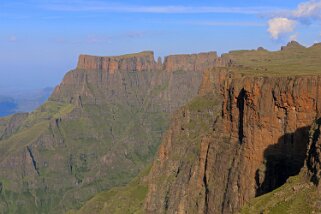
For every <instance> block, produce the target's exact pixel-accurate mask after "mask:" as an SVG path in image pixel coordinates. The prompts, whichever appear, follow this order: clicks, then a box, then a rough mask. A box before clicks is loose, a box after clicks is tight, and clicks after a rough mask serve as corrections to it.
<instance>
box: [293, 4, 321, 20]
mask: <svg viewBox="0 0 321 214" xmlns="http://www.w3.org/2000/svg"><path fill="white" fill-rule="evenodd" d="M292 14H293V16H294V17H295V18H318V19H319V18H321V1H308V2H303V3H301V4H299V6H298V8H297V9H296V10H294V11H293V13H292Z"/></svg>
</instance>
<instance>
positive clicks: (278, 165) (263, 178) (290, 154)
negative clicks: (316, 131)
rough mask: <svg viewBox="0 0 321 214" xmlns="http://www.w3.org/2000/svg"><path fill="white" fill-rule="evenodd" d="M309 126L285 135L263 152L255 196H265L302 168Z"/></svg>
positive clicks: (256, 177)
mask: <svg viewBox="0 0 321 214" xmlns="http://www.w3.org/2000/svg"><path fill="white" fill-rule="evenodd" d="M309 129H310V127H309V126H306V127H302V128H299V129H297V130H296V131H295V132H293V133H286V134H284V135H283V136H282V137H280V138H279V140H278V143H277V144H273V145H270V146H269V147H268V148H267V149H266V150H265V151H264V162H263V163H262V165H261V167H259V168H258V169H257V170H256V174H255V178H254V179H255V181H256V185H257V189H256V196H260V195H263V194H266V193H268V192H271V191H273V190H274V189H276V188H278V187H280V186H282V185H283V184H285V182H286V181H287V179H288V178H289V177H290V176H295V175H297V174H299V172H300V170H301V168H302V167H303V166H304V161H305V159H306V152H307V147H308V139H309V137H308V136H309Z"/></svg>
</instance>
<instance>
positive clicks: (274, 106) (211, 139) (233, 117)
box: [145, 69, 321, 213]
mask: <svg viewBox="0 0 321 214" xmlns="http://www.w3.org/2000/svg"><path fill="white" fill-rule="evenodd" d="M320 80H321V77H320V76H319V75H314V76H292V77H286V76H285V77H275V76H274V77H273V76H250V75H248V76H243V75H241V74H240V73H234V72H231V71H230V69H216V71H214V72H212V73H207V74H205V75H204V78H203V83H202V87H201V89H200V94H201V95H202V96H205V95H206V94H212V95H215V94H220V95H221V97H220V98H219V99H218V100H219V101H218V103H219V104H218V105H217V107H215V108H219V109H220V110H219V111H220V114H219V116H217V114H213V116H212V117H208V118H202V114H204V113H205V112H210V111H211V110H210V109H212V111H213V110H214V109H215V108H209V109H206V108H205V110H197V111H195V110H194V111H191V110H186V109H183V110H181V111H180V112H178V115H185V116H183V117H182V116H177V117H176V118H175V119H174V121H173V123H172V126H171V128H170V129H169V131H168V132H167V135H165V136H166V137H165V138H164V142H163V144H161V146H160V149H159V151H158V155H157V158H156V160H155V161H154V164H153V167H152V169H151V173H150V175H149V189H150V191H149V193H148V196H147V200H146V203H145V210H146V212H147V213H164V212H166V213H186V212H187V213H235V212H237V211H238V210H239V209H240V208H241V207H242V206H243V205H244V204H245V203H246V202H247V201H249V200H250V199H252V198H254V197H256V196H259V195H262V194H264V193H267V192H269V191H272V190H273V189H275V188H277V187H279V186H281V185H282V184H284V183H285V182H286V180H287V178H288V177H289V176H293V175H296V174H298V173H299V171H300V169H301V168H302V167H303V166H304V160H305V157H306V151H307V145H308V137H309V128H310V124H311V123H312V122H313V121H314V120H315V118H318V117H319V116H320V115H319V114H320V108H321V107H320V106H321V105H320V104H321V103H320V102H321V99H320V98H319V94H320V93H321V89H320V84H321V82H320ZM213 86H214V87H213ZM215 115H216V116H215ZM201 118H202V119H201ZM200 119H201V120H203V122H204V123H205V124H206V123H208V124H212V125H211V126H208V128H207V131H203V132H200V135H201V139H199V140H197V139H196V138H195V139H194V138H191V137H190V136H193V135H192V134H191V133H192V130H190V129H188V128H186V127H188V126H190V123H193V121H197V120H200ZM180 127H182V128H180ZM182 136H184V137H182ZM186 155H189V158H188V159H186ZM312 162H314V163H315V161H314V160H313V161H312ZM314 168H319V167H314Z"/></svg>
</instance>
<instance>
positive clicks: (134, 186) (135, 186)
mask: <svg viewBox="0 0 321 214" xmlns="http://www.w3.org/2000/svg"><path fill="white" fill-rule="evenodd" d="M149 169H150V167H148V168H147V169H146V170H144V171H143V172H142V173H141V174H140V175H139V176H137V177H136V178H135V179H133V180H132V181H131V182H130V183H129V184H127V185H126V186H123V187H115V188H112V189H111V190H109V191H105V192H101V193H98V194H97V195H95V196H94V197H93V198H92V199H90V200H89V201H87V202H86V203H85V204H84V205H83V206H82V207H81V208H80V209H79V210H71V211H69V212H67V214H88V213H97V214H99V213H114V214H118V213H119V214H123V213H132V214H140V213H143V203H144V199H145V197H146V195H147V191H148V189H147V184H146V182H145V181H144V180H143V177H144V176H145V175H147V174H148V172H149Z"/></svg>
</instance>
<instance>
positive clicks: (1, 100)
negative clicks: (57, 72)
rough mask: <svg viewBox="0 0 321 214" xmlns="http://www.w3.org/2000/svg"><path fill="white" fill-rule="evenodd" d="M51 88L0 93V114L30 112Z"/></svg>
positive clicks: (2, 115)
mask: <svg viewBox="0 0 321 214" xmlns="http://www.w3.org/2000/svg"><path fill="white" fill-rule="evenodd" d="M52 91H53V88H51V87H47V88H43V89H35V90H27V91H16V92H11V93H8V92H7V93H6V94H2V95H0V116H1V117H4V116H8V115H10V114H14V113H18V112H31V111H33V110H35V109H36V108H37V107H39V106H40V105H42V104H43V103H44V102H45V101H46V100H47V99H48V97H49V96H50V94H51V93H52Z"/></svg>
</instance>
